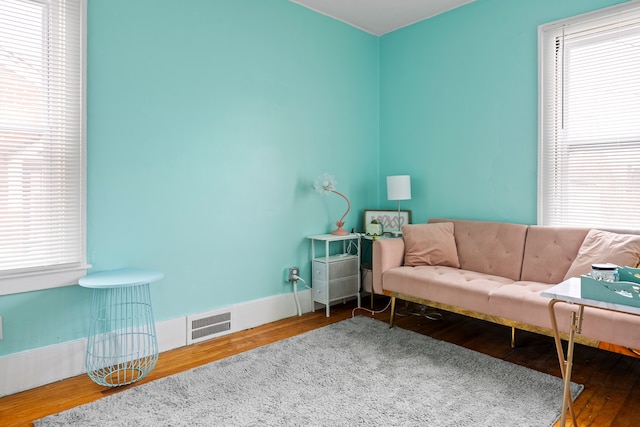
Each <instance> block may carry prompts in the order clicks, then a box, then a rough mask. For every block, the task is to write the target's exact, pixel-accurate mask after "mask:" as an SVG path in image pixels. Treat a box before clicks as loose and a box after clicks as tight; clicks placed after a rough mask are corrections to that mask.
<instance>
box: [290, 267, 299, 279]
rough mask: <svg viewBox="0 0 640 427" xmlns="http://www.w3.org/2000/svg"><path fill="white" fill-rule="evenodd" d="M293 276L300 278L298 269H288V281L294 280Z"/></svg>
mask: <svg viewBox="0 0 640 427" xmlns="http://www.w3.org/2000/svg"><path fill="white" fill-rule="evenodd" d="M294 276H300V269H299V268H298V267H289V281H290V282H293V281H294V280H296V279H295V278H294Z"/></svg>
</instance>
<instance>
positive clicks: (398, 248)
mask: <svg viewBox="0 0 640 427" xmlns="http://www.w3.org/2000/svg"><path fill="white" fill-rule="evenodd" d="M403 261H404V239H402V238H393V239H392V238H389V239H377V240H374V242H373V254H372V263H373V266H372V270H373V271H372V274H373V285H372V286H373V292H374V293H376V294H382V293H383V289H382V273H384V272H385V271H387V270H388V269H390V268H392V267H400V266H401V265H402V262H403Z"/></svg>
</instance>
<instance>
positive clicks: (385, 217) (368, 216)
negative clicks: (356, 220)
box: [364, 209, 411, 234]
mask: <svg viewBox="0 0 640 427" xmlns="http://www.w3.org/2000/svg"><path fill="white" fill-rule="evenodd" d="M373 219H376V220H378V222H380V223H381V224H382V233H383V234H384V233H389V232H391V231H395V230H398V226H397V221H398V211H397V210H380V209H378V210H365V211H364V228H365V230H366V228H367V224H369V223H371V220H373ZM407 224H411V211H410V210H400V226H401V227H402V226H403V225H407Z"/></svg>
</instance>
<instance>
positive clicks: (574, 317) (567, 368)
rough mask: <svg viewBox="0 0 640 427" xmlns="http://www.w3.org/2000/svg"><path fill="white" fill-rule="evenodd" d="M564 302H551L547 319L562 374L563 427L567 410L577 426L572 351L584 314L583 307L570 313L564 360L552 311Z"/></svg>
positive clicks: (554, 315) (580, 306)
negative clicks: (574, 407) (574, 408)
mask: <svg viewBox="0 0 640 427" xmlns="http://www.w3.org/2000/svg"><path fill="white" fill-rule="evenodd" d="M558 302H564V301H560V300H551V301H550V302H549V318H550V319H551V325H552V327H553V338H554V340H555V343H556V351H557V352H558V361H559V362H560V372H562V379H563V380H564V389H563V392H562V416H561V418H560V425H561V426H563V427H564V425H565V423H566V421H567V408H568V409H569V413H570V414H571V419H572V421H573V425H574V426H577V425H578V422H577V421H576V416H575V413H574V412H573V400H572V399H571V388H570V385H571V370H572V368H573V349H574V344H575V334H576V333H578V334H579V333H580V332H581V331H582V317H583V314H584V306H583V305H579V306H578V312H577V313H576V312H572V313H571V325H570V330H569V341H568V343H567V344H568V345H567V358H566V359H565V358H564V351H563V349H562V341H561V340H560V332H558V322H557V320H556V312H555V310H554V308H555V305H556V303H558Z"/></svg>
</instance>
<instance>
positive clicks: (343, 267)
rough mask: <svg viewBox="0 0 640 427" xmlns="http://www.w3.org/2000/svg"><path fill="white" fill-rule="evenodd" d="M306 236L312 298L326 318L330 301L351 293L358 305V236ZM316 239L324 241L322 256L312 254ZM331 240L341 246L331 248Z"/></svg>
mask: <svg viewBox="0 0 640 427" xmlns="http://www.w3.org/2000/svg"><path fill="white" fill-rule="evenodd" d="M307 238H308V239H310V240H311V261H312V262H311V264H312V276H311V280H312V281H311V285H312V288H313V290H312V293H313V301H314V302H318V303H320V304H324V306H325V308H326V312H327V317H329V315H330V305H331V303H332V302H334V301H339V300H346V299H347V298H350V297H354V296H355V297H356V298H357V299H358V307H360V236H359V235H358V234H347V235H346V236H334V235H333V234H319V235H315V236H308V237H307ZM318 242H319V243H324V255H322V256H318V257H316V244H317V243H318ZM331 243H342V247H341V248H337V249H336V248H335V247H334V248H332V247H331ZM334 246H335V245H334ZM332 249H333V251H334V252H333V253H332V252H331V250H332Z"/></svg>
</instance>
